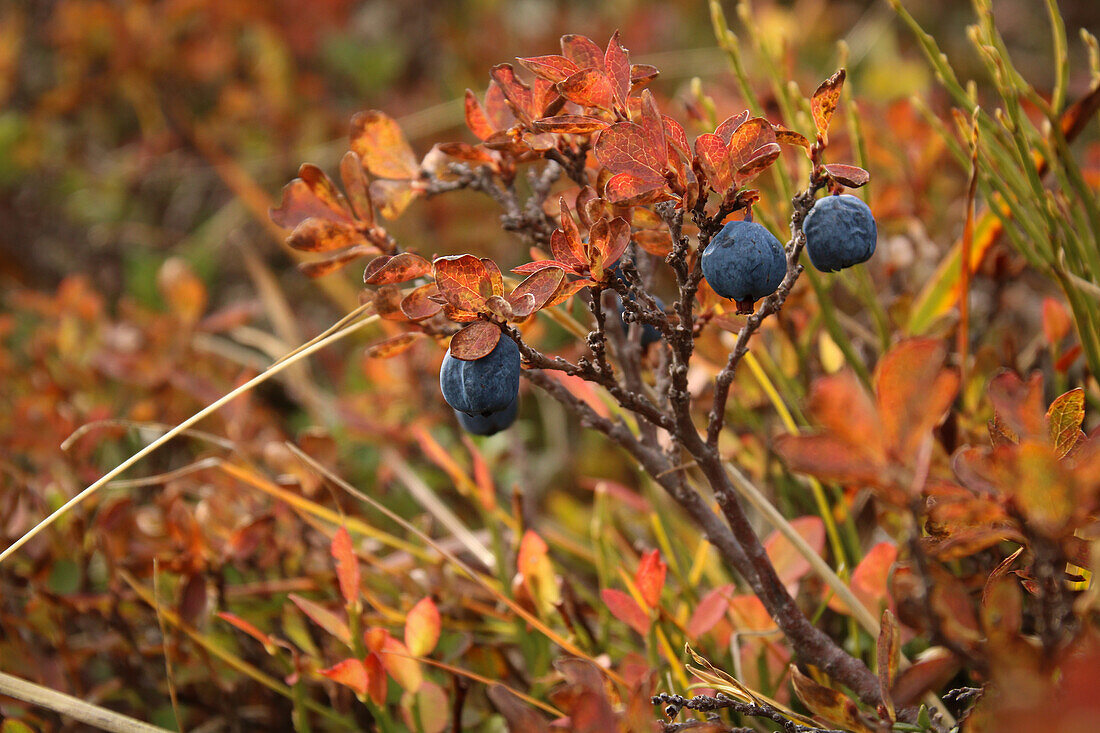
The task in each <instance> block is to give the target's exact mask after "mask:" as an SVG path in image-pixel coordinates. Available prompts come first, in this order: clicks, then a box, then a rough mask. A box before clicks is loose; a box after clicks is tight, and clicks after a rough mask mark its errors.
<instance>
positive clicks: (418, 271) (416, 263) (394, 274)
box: [363, 252, 432, 285]
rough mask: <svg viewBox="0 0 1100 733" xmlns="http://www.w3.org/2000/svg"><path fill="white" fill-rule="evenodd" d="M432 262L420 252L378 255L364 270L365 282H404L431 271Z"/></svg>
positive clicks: (380, 283)
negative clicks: (419, 253)
mask: <svg viewBox="0 0 1100 733" xmlns="http://www.w3.org/2000/svg"><path fill="white" fill-rule="evenodd" d="M431 271H432V264H431V263H430V262H428V261H427V260H426V259H424V258H423V257H421V256H420V255H418V254H413V253H412V252H402V253H400V254H396V255H393V256H392V257H390V256H385V255H384V256H382V257H377V258H375V259H374V260H372V261H371V262H370V263H369V264H368V265H367V267H366V269H365V270H364V271H363V283H364V284H366V285H389V284H390V283H403V282H407V281H409V280H414V279H416V278H418V277H424V276H425V275H427V274H429V273H431Z"/></svg>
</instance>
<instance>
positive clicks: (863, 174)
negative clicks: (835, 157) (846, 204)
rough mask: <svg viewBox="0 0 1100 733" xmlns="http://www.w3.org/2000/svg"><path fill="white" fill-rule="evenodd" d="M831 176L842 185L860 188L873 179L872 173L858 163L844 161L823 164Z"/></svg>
mask: <svg viewBox="0 0 1100 733" xmlns="http://www.w3.org/2000/svg"><path fill="white" fill-rule="evenodd" d="M822 167H823V168H824V169H825V172H826V173H828V174H829V177H830V178H832V179H833V180H834V181H836V182H837V183H839V184H840V185H842V186H847V187H848V188H859V187H860V186H864V185H866V184H867V182H868V181H870V180H871V174H870V173H868V172H867V171H865V170H863V169H862V168H860V167H859V166H858V165H844V164H842V163H830V164H828V165H825V166H822Z"/></svg>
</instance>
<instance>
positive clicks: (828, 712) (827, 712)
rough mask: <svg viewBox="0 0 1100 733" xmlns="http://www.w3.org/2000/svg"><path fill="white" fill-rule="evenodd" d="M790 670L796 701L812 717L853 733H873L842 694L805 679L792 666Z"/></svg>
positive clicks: (873, 729)
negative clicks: (818, 716)
mask: <svg viewBox="0 0 1100 733" xmlns="http://www.w3.org/2000/svg"><path fill="white" fill-rule="evenodd" d="M790 670H791V685H792V686H793V687H794V691H795V693H796V694H797V695H798V699H799V700H801V701H802V702H803V703H804V704H805V705H806V707H808V708H809V709H810V711H811V712H812V713H813V714H814V715H820V716H821V717H822V718H824V719H825V720H827V721H829V722H830V723H834V724H838V725H840V726H842V727H844V729H845V730H850V731H853V733H874V732H875V728H874V727H873V726H871V725H869V724H868V722H867V720H866V719H865V718H864V717H863V714H862V713H861V712H860V711H859V707H858V706H857V705H856V704H855V703H854V702H853V701H852V700H849V699H848V698H847V697H845V696H844V694H843V693H841V692H838V691H837V690H834V689H833V688H831V687H826V686H825V685H821V684H818V683H817V682H815V681H814V680H813V679H812V678H810V677H807V676H806V675H804V674H803V673H802V672H800V671H799V669H798V667H796V666H794V665H793V664H792V665H791V667H790Z"/></svg>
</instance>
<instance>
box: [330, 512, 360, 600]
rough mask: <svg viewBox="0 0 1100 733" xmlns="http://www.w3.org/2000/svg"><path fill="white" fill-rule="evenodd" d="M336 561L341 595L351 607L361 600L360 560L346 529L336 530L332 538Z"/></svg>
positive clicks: (332, 550) (331, 550)
mask: <svg viewBox="0 0 1100 733" xmlns="http://www.w3.org/2000/svg"><path fill="white" fill-rule="evenodd" d="M330 552H331V553H332V557H333V558H334V559H335V560H336V579H337V580H338V581H339V583H340V593H341V594H342V595H343V596H344V600H345V601H346V602H347V604H348V605H349V606H350V605H352V604H354V603H356V602H357V601H358V600H359V559H358V558H357V557H356V556H355V549H354V548H353V547H352V544H351V535H350V534H348V531H347V529H346V528H344V527H340V529H338V530H336V534H334V535H333V536H332V546H331V548H330Z"/></svg>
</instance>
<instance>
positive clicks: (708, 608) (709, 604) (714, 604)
mask: <svg viewBox="0 0 1100 733" xmlns="http://www.w3.org/2000/svg"><path fill="white" fill-rule="evenodd" d="M734 587H735V586H734V585H732V584H730V585H723V586H721V587H719V588H715V589H714V590H712V591H709V592H708V593H707V594H706V595H704V596H703V597H702V598H700V599H699V602H698V603H697V604H696V605H695V610H694V611H692V612H691V619H690V620H689V621H688V625H687V632H688V636H690V637H691V638H693V639H694V638H698V637H700V636H702V635H703V634H705V633H707V632H708V631H710V630H711V629H712V628H714V626H715V624H717V623H718V622H719V621H721V620H722V619H723V618H724V617H725V615H726V613H727V612H728V611H729V607H730V596H731V595H732V594H733V590H734Z"/></svg>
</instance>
